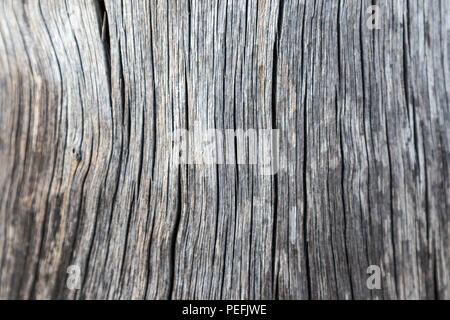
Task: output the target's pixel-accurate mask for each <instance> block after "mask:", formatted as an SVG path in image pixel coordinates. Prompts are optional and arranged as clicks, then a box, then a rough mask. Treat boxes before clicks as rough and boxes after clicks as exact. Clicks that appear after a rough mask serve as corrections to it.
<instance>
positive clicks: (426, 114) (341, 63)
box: [0, 0, 450, 299]
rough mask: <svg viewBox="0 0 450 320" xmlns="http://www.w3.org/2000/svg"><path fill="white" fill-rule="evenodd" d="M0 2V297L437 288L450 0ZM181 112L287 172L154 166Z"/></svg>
mask: <svg viewBox="0 0 450 320" xmlns="http://www.w3.org/2000/svg"><path fill="white" fill-rule="evenodd" d="M372 4H377V5H379V6H380V10H381V11H380V20H381V25H380V29H379V30H370V29H369V28H367V26H366V20H367V19H368V14H367V12H366V10H367V8H368V7H369V6H371V5H372ZM0 8H1V9H0V124H1V132H0V150H1V152H0V169H1V170H0V188H1V191H0V298H1V299H11V298H39V299H44V298H45V299H49V298H65V299H73V298H75V299H94V298H111V299H119V298H121V299H126V298H136V299H144V298H145V299H166V298H172V299H183V298H195V299H197V298H198V299H205V298H209V299H213V298H214V299H219V298H223V299H229V298H232V299H261V298H264V299H309V298H310V299H434V298H439V299H449V298H450V287H449V282H450V279H449V264H450V261H449V259H450V243H449V233H450V232H449V223H448V222H449V212H450V210H449V198H450V182H449V167H448V160H449V157H450V155H449V152H450V140H449V138H450V136H449V134H450V130H449V125H450V122H449V120H450V119H449V98H450V85H449V84H450V68H449V63H450V61H449V44H450V38H449V37H450V33H449V28H450V27H449V21H450V17H449V13H450V1H448V0H424V1H418V0H417V1H416V0H394V1H385V0H382V1H369V0H340V1H337V0H336V1H328V0H314V1H313V0H297V1H296V0H285V1H283V0H280V1H275V0H274V1H269V0H220V1H219V0H217V1H209V0H208V1H207V0H204V1H203V0H202V1H200V0H198V1H196V0H189V1H188V0H177V1H155V0H151V1H137V0H136V1H129V0H121V1H115V0H107V1H104V2H103V1H93V0H65V1H62V0H41V1H35V0H29V1H17V0H1V1H0ZM196 122H198V123H200V124H202V125H203V126H205V127H209V128H218V129H243V130H247V129H251V128H255V129H265V128H274V129H278V130H280V132H281V140H280V141H281V147H280V154H283V155H285V156H286V159H285V160H286V163H287V166H286V169H285V170H284V171H283V172H279V173H278V174H276V175H262V174H261V172H259V171H260V170H261V169H260V168H259V167H258V166H249V165H213V166H211V165H210V166H200V165H178V166H175V165H172V162H171V160H172V159H171V158H172V157H173V154H171V148H172V143H171V142H170V140H168V139H167V137H170V134H171V133H172V132H173V131H174V130H175V129H178V128H187V129H190V128H192V126H193V124H194V123H196ZM70 265H79V266H80V267H81V277H82V283H81V289H80V290H69V289H68V288H67V287H66V279H67V273H66V272H67V268H68V266H70ZM369 265H379V266H380V267H381V268H382V270H383V274H382V288H381V289H380V290H369V289H368V288H367V287H366V279H367V277H368V275H367V274H366V270H367V267H368V266H369Z"/></svg>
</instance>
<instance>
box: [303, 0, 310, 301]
mask: <svg viewBox="0 0 450 320" xmlns="http://www.w3.org/2000/svg"><path fill="white" fill-rule="evenodd" d="M305 28H306V4H304V5H303V18H302V36H301V74H302V76H303V77H304V79H305V80H304V83H303V85H302V89H303V88H304V89H303V90H304V92H305V97H304V100H303V115H302V116H303V146H302V148H303V159H302V161H303V172H302V173H303V181H302V183H303V230H302V232H303V250H304V254H305V267H306V285H307V292H308V299H311V298H312V278H311V270H310V265H309V249H308V246H309V244H308V191H307V190H308V182H307V180H308V179H307V167H308V166H307V164H308V152H307V151H308V139H307V137H308V108H307V106H308V105H307V103H308V89H307V88H308V80H307V79H308V74H305V59H304V58H305V50H306V46H305Z"/></svg>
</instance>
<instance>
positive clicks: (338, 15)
mask: <svg viewBox="0 0 450 320" xmlns="http://www.w3.org/2000/svg"><path fill="white" fill-rule="evenodd" d="M340 22H341V1H340V0H339V2H338V12H337V61H338V82H339V85H341V79H342V78H341V75H342V70H341V62H340V61H341V26H340ZM342 90H343V91H345V85H343V87H342ZM339 91H340V90H339ZM336 95H337V93H336ZM338 97H339V95H337V96H336V109H337V110H339V116H338V119H339V147H340V153H341V181H340V183H341V192H340V193H341V201H342V217H343V220H344V221H343V223H344V231H343V232H344V255H345V261H346V266H347V270H348V274H347V276H348V281H349V287H350V295H351V298H352V299H353V297H354V290H353V283H352V276H351V266H350V259H349V252H348V246H347V240H348V234H347V212H346V202H345V183H344V181H345V157H344V154H345V152H344V142H343V141H344V137H343V131H344V128H343V124H342V117H343V115H342V110H343V108H344V107H345V106H344V105H343V103H342V105H343V107H341V108H340V109H339V99H338ZM337 125H338V124H337V123H336V126H337Z"/></svg>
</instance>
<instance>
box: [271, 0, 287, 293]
mask: <svg viewBox="0 0 450 320" xmlns="http://www.w3.org/2000/svg"><path fill="white" fill-rule="evenodd" d="M283 10H284V0H280V2H279V5H278V19H277V29H276V30H275V40H274V43H273V61H272V129H274V130H276V129H277V84H278V83H277V81H278V75H277V72H278V50H279V46H280V39H281V29H282V26H283ZM277 138H278V136H275V139H277ZM273 143H274V141H272V146H274V147H275V148H272V154H271V165H272V170H273V169H275V172H278V170H279V162H278V161H277V160H278V158H279V154H278V153H279V149H278V147H279V143H280V142H279V141H276V142H275V145H273ZM275 159H277V160H275ZM279 178H280V175H279V174H278V173H276V174H274V175H273V196H274V200H273V221H272V225H273V230H272V286H273V288H272V295H273V298H274V299H278V282H277V279H276V275H275V272H276V260H277V259H276V249H277V223H278V196H279V195H278V179H279Z"/></svg>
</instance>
